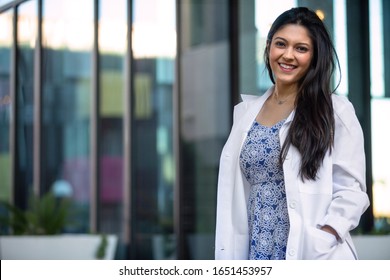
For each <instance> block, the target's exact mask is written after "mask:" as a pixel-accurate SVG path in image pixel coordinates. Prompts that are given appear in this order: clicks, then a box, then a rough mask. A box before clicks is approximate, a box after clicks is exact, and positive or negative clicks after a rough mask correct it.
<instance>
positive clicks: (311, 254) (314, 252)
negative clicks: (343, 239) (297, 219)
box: [302, 226, 338, 260]
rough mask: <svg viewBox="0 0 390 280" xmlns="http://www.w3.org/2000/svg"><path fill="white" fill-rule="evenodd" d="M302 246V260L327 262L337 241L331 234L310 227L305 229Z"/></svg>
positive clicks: (335, 248)
mask: <svg viewBox="0 0 390 280" xmlns="http://www.w3.org/2000/svg"><path fill="white" fill-rule="evenodd" d="M303 246H304V248H303V255H302V257H303V259H306V260H327V259H332V255H333V253H334V251H336V250H337V246H338V241H337V239H336V237H335V236H334V235H333V234H330V233H328V232H326V231H323V230H321V229H318V228H316V227H312V226H310V227H307V229H306V234H305V236H304V241H303Z"/></svg>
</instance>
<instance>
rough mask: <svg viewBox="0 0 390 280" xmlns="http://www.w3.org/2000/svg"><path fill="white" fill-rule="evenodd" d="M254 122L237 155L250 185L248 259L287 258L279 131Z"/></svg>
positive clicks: (286, 218)
mask: <svg viewBox="0 0 390 280" xmlns="http://www.w3.org/2000/svg"><path fill="white" fill-rule="evenodd" d="M283 123H284V120H283V121H280V122H279V123H277V124H275V125H274V126H272V127H267V126H263V125H261V124H259V123H258V122H256V121H255V122H254V123H253V125H252V127H251V129H250V130H249V132H248V135H247V138H246V140H245V142H244V145H243V147H242V150H241V154H240V167H241V171H242V172H243V174H244V175H245V177H246V179H247V180H248V182H249V184H250V185H251V188H250V194H249V201H248V224H249V235H250V236H249V240H250V244H249V256H248V257H249V259H260V260H277V259H285V258H286V246H287V238H288V232H289V219H288V212H287V202H286V190H285V186H284V176H283V170H282V167H281V165H280V164H279V155H280V150H281V148H280V141H279V130H280V128H281V126H282V125H283Z"/></svg>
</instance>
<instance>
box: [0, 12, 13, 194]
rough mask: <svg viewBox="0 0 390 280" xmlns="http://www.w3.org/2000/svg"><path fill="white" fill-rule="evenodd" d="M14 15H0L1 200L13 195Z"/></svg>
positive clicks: (8, 13) (7, 13) (9, 13)
mask: <svg viewBox="0 0 390 280" xmlns="http://www.w3.org/2000/svg"><path fill="white" fill-rule="evenodd" d="M12 21H13V13H12V12H5V13H2V14H0V26H1V28H0V61H1V63H0V199H1V200H9V199H10V195H11V189H10V188H11V156H10V142H9V140H10V125H11V106H12V104H11V57H12V42H13V38H12V34H13V25H12Z"/></svg>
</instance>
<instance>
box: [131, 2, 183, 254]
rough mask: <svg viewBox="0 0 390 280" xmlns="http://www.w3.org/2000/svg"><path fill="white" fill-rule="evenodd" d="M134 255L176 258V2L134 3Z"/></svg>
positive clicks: (132, 125)
mask: <svg viewBox="0 0 390 280" xmlns="http://www.w3.org/2000/svg"><path fill="white" fill-rule="evenodd" d="M133 5H134V6H133V13H134V14H133V17H132V18H133V29H132V53H133V63H132V67H133V68H132V76H131V79H132V86H133V87H132V117H131V119H132V122H131V127H132V156H131V159H132V206H133V208H132V220H133V222H132V225H131V226H132V237H133V240H132V244H131V253H132V256H131V257H132V258H136V259H174V258H175V246H176V242H175V238H174V234H173V223H174V222H173V198H174V193H173V186H174V178H175V176H174V156H173V145H172V135H173V132H172V116H173V113H172V104H173V100H172V96H173V85H174V76H175V75H174V65H175V58H176V24H175V17H176V16H175V9H176V5H175V1H174V0H135V1H133Z"/></svg>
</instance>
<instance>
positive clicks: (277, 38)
mask: <svg viewBox="0 0 390 280" xmlns="http://www.w3.org/2000/svg"><path fill="white" fill-rule="evenodd" d="M312 57H313V43H312V40H311V38H310V37H309V33H308V30H307V29H306V28H305V27H303V26H301V25H297V24H287V25H285V26H282V27H281V28H280V29H279V30H278V31H277V32H276V33H275V34H274V36H273V38H272V41H271V43H270V46H269V62H270V66H271V69H272V72H273V74H274V77H275V82H276V84H277V85H278V84H279V85H287V86H297V85H298V82H299V80H300V79H301V78H302V77H303V76H305V75H306V73H307V71H308V70H309V67H310V63H311V60H312Z"/></svg>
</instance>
